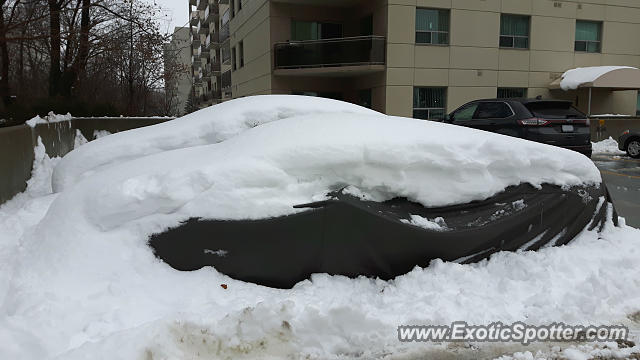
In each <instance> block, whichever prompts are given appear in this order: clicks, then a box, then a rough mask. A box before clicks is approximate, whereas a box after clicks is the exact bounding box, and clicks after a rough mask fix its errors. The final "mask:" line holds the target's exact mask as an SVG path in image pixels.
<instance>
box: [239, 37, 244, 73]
mask: <svg viewBox="0 0 640 360" xmlns="http://www.w3.org/2000/svg"><path fill="white" fill-rule="evenodd" d="M238 62H239V66H238V69H242V68H243V67H244V40H241V41H239V42H238Z"/></svg>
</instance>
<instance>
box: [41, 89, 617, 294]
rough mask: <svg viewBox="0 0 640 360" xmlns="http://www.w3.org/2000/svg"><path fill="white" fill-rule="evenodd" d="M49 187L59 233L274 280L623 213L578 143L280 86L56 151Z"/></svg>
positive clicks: (555, 241)
mask: <svg viewBox="0 0 640 360" xmlns="http://www.w3.org/2000/svg"><path fill="white" fill-rule="evenodd" d="M53 189H54V191H56V192H60V195H59V196H58V198H57V199H56V200H55V201H54V203H53V204H52V206H51V208H50V210H49V214H52V215H51V216H48V217H47V218H45V219H44V220H43V222H44V225H42V226H46V223H47V222H48V221H52V222H55V226H54V227H55V228H56V229H59V231H60V233H58V234H57V236H58V237H61V238H67V239H68V238H74V237H75V238H77V237H83V238H104V237H105V236H107V237H108V238H109V239H110V241H115V242H127V243H135V244H139V245H140V246H142V247H144V248H145V249H146V251H148V252H149V253H151V252H152V251H154V252H155V254H156V255H157V256H158V257H160V258H161V259H163V260H164V261H165V262H166V263H168V264H169V265H171V266H172V267H174V268H176V269H179V270H196V269H199V268H202V267H205V266H213V267H215V268H216V270H218V271H220V272H222V273H224V274H227V275H229V276H231V277H233V278H236V279H240V280H246V281H251V282H255V283H258V284H264V285H268V286H272V287H291V286H293V285H294V284H295V283H297V282H299V281H301V280H303V279H306V278H308V277H309V276H310V275H311V274H313V273H329V274H342V275H347V276H359V275H366V276H372V277H380V278H383V279H390V278H394V277H396V276H398V275H401V274H405V273H407V272H408V271H410V270H411V269H412V268H414V267H415V266H427V265H428V264H429V262H430V261H431V260H434V259H436V258H440V259H443V260H449V261H458V262H473V261H477V260H480V259H484V258H486V257H488V256H489V255H491V254H493V253H495V252H497V251H502V250H506V251H517V250H536V249H539V248H541V247H546V246H552V245H562V244H566V243H568V242H569V241H571V240H572V239H573V238H574V237H575V236H576V235H578V234H579V233H580V232H582V231H583V230H585V229H589V230H592V229H594V228H595V229H598V228H602V226H604V224H605V223H606V221H607V220H609V221H610V220H611V219H613V221H617V216H616V215H615V211H614V209H613V206H612V204H611V203H610V202H609V199H608V194H607V191H606V187H605V186H604V184H603V183H602V179H601V177H600V173H599V171H598V170H597V168H596V167H595V166H594V165H593V163H592V162H591V161H590V160H589V159H588V158H586V157H584V156H582V155H581V154H579V153H576V152H573V151H569V150H565V149H560V148H557V147H553V146H550V145H545V144H539V143H534V142H530V141H524V140H521V139H518V138H513V137H508V136H503V135H499V134H494V133H488V132H484V131H479V130H475V129H471V128H460V127H457V126H453V125H449V124H444V123H435V122H425V121H419V120H415V119H408V118H400V117H391V116H386V115H383V114H380V113H377V112H374V111H371V110H368V109H365V108H361V107H358V106H355V105H351V104H347V103H343V102H339V101H335V100H329V99H319V98H309V97H300V96H284V95H283V96H258V97H249V98H243V99H237V100H233V101H229V102H226V103H223V104H220V105H216V106H213V107H211V108H208V109H204V110H201V111H198V112H196V113H193V114H190V115H187V116H185V117H183V118H179V119H176V120H174V121H170V122H167V123H163V124H160V125H156V126H152V127H148V128H142V129H136V130H132V131H128V132H124V133H119V134H114V135H111V136H108V137H104V138H100V139H98V140H96V141H93V142H91V143H88V144H86V145H84V146H82V147H80V148H79V149H76V150H74V151H73V152H71V153H70V154H69V155H67V156H66V157H65V158H63V159H62V161H61V162H60V164H59V165H58V166H57V167H56V169H55V172H54V174H53ZM67 223H68V224H69V227H66V226H65V225H64V224H67ZM61 224H62V225H61ZM147 244H149V245H150V247H148V246H147ZM151 248H153V250H152V249H151ZM74 251H76V250H74Z"/></svg>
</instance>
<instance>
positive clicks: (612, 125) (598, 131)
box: [591, 117, 640, 141]
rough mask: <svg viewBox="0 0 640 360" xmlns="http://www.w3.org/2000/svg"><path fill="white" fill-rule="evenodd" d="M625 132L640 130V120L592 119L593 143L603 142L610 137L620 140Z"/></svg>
mask: <svg viewBox="0 0 640 360" xmlns="http://www.w3.org/2000/svg"><path fill="white" fill-rule="evenodd" d="M625 130H636V131H637V130H640V118H637V117H629V118H598V119H591V141H601V140H605V139H608V138H609V137H612V138H614V139H615V140H616V141H617V140H618V136H620V135H621V134H622V132H623V131H625Z"/></svg>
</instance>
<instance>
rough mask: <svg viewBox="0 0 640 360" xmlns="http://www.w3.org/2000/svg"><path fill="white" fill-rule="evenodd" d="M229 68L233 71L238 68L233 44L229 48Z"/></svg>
mask: <svg viewBox="0 0 640 360" xmlns="http://www.w3.org/2000/svg"><path fill="white" fill-rule="evenodd" d="M231 70H233V71H236V70H238V62H237V56H236V47H235V46H234V47H232V48H231Z"/></svg>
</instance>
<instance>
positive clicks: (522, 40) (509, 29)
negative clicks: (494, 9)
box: [500, 14, 530, 49]
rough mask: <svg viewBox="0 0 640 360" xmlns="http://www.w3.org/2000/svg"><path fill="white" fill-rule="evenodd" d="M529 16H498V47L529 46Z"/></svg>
mask: <svg viewBox="0 0 640 360" xmlns="http://www.w3.org/2000/svg"><path fill="white" fill-rule="evenodd" d="M529 23H530V17H529V16H522V15H506V14H503V15H502V16H500V47H502V48H513V49H528V48H529Z"/></svg>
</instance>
